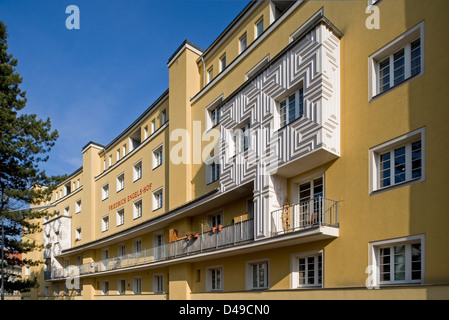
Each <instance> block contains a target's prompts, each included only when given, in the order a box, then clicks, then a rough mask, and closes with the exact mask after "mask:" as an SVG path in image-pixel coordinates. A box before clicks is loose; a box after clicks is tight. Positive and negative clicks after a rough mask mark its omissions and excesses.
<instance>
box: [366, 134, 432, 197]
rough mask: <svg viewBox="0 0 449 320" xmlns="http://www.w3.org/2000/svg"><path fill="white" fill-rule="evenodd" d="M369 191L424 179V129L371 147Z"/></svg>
mask: <svg viewBox="0 0 449 320" xmlns="http://www.w3.org/2000/svg"><path fill="white" fill-rule="evenodd" d="M370 171H371V172H370V191H371V192H373V191H377V190H383V189H386V188H390V187H393V186H397V185H402V184H406V183H408V182H416V181H423V180H424V179H425V128H421V129H418V130H415V131H413V132H410V133H408V134H405V135H403V136H401V137H398V138H396V139H393V140H391V141H388V142H386V143H383V144H381V145H379V146H376V147H374V148H371V149H370Z"/></svg>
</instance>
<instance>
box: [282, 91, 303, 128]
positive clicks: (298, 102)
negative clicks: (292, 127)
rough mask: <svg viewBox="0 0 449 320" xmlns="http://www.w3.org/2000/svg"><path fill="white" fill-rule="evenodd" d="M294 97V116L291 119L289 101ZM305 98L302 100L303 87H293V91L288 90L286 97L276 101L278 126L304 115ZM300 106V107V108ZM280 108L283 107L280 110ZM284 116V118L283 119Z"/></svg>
mask: <svg viewBox="0 0 449 320" xmlns="http://www.w3.org/2000/svg"><path fill="white" fill-rule="evenodd" d="M293 96H294V98H292V97H293ZM293 99H294V113H295V114H294V116H293V119H290V118H291V117H290V113H291V108H290V102H291V100H293ZM304 102H305V100H304V89H303V87H302V86H301V87H299V88H297V89H295V91H293V92H290V93H289V94H288V95H287V97H285V98H284V99H282V100H281V101H279V103H278V110H279V111H278V112H279V127H280V128H282V127H284V126H286V125H288V124H290V123H292V122H294V121H296V120H297V119H299V118H301V117H303V116H304V113H305V103H304ZM301 107H302V108H301ZM282 108H285V109H284V111H282ZM284 118H285V119H284Z"/></svg>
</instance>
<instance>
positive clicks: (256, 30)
mask: <svg viewBox="0 0 449 320" xmlns="http://www.w3.org/2000/svg"><path fill="white" fill-rule="evenodd" d="M260 23H262V25H261V26H262V28H261V30H260V29H259V26H260ZM263 31H264V30H263V16H262V17H261V18H260V19H259V20H257V22H256V23H255V24H254V40H255V39H257V38H259V37H260V36H261V35H262V33H263Z"/></svg>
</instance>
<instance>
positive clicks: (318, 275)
mask: <svg viewBox="0 0 449 320" xmlns="http://www.w3.org/2000/svg"><path fill="white" fill-rule="evenodd" d="M292 262H293V263H292V288H300V287H311V286H321V285H322V283H323V256H322V253H321V252H319V253H313V254H308V255H297V256H294V258H293V261H292Z"/></svg>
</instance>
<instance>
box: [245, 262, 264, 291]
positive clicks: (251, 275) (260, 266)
mask: <svg viewBox="0 0 449 320" xmlns="http://www.w3.org/2000/svg"><path fill="white" fill-rule="evenodd" d="M247 288H248V289H250V290H254V289H268V261H260V262H252V263H248V264H247Z"/></svg>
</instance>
